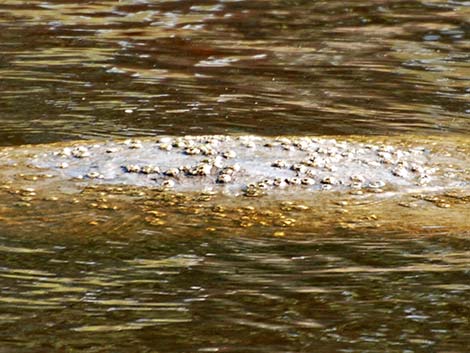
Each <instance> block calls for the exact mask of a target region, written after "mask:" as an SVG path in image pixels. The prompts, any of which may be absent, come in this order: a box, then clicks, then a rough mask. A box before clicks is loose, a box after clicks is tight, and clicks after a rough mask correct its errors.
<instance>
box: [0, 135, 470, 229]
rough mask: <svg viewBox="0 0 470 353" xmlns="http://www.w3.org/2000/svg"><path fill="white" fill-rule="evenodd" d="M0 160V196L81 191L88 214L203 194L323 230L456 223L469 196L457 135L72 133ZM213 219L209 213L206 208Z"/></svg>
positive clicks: (31, 197)
mask: <svg viewBox="0 0 470 353" xmlns="http://www.w3.org/2000/svg"><path fill="white" fill-rule="evenodd" d="M0 166H1V167H0V199H2V197H1V193H2V191H3V192H4V193H6V194H7V197H6V198H5V200H6V199H7V198H8V197H10V199H9V200H11V197H16V201H17V202H15V204H14V205H16V206H18V207H23V206H24V207H29V206H33V207H34V205H35V202H39V200H42V201H45V200H47V201H48V202H50V201H53V202H56V203H57V202H59V203H61V202H62V203H64V202H67V203H68V204H69V205H72V206H68V207H63V205H58V206H57V207H58V208H60V207H63V209H69V211H70V207H72V209H73V208H74V207H76V208H78V207H79V206H73V205H74V204H79V203H80V202H81V198H83V197H85V200H86V202H87V203H88V205H89V207H91V208H92V209H93V212H90V213H89V215H93V214H94V212H98V210H99V211H101V210H103V211H109V210H115V209H118V208H121V209H126V210H127V211H126V212H130V210H131V209H132V207H131V206H129V205H128V206H123V204H126V202H128V200H129V199H131V203H132V202H134V201H135V200H136V199H139V200H141V205H142V209H145V210H147V209H148V205H149V204H152V202H157V201H155V200H160V201H161V202H162V203H161V204H159V203H158V202H160V201H158V202H157V203H156V204H155V205H154V207H156V208H157V209H158V207H164V208H168V209H172V207H176V206H177V208H176V209H174V210H173V211H171V212H173V213H174V215H176V214H177V213H178V212H181V210H182V207H183V208H184V207H185V208H187V209H188V210H191V211H190V212H193V208H198V207H200V203H201V202H203V201H204V202H209V204H210V206H207V205H206V206H204V209H205V210H206V209H210V210H212V208H211V207H215V206H217V207H215V208H214V209H217V208H218V205H220V204H223V205H225V206H224V207H225V208H227V207H229V208H230V207H231V208H234V209H238V208H240V209H243V207H249V209H250V210H251V209H253V208H254V209H258V210H259V212H260V215H258V216H256V217H254V219H255V221H253V222H248V221H247V222H245V223H243V224H248V225H252V224H256V222H259V223H260V224H269V222H268V221H266V220H265V217H264V216H263V214H264V213H263V212H264V211H265V210H269V209H271V210H274V211H272V212H271V211H270V212H271V215H274V216H272V218H273V222H274V223H275V222H277V221H279V222H281V220H282V222H281V223H282V224H283V226H289V227H290V226H293V225H294V224H300V223H295V222H293V221H292V220H290V218H287V219H282V218H279V219H278V216H276V215H279V214H281V213H278V212H281V211H282V210H285V209H292V210H294V211H295V212H300V211H302V212H304V213H305V214H304V222H307V220H308V222H317V223H318V221H319V220H321V222H322V224H323V225H324V226H325V227H331V226H332V225H337V224H338V223H341V224H346V225H350V224H356V221H357V220H360V222H365V223H364V224H369V223H370V222H373V223H377V222H379V221H378V220H380V222H381V223H380V224H381V225H382V226H383V225H384V224H386V225H387V227H391V228H397V227H401V226H405V227H408V228H409V226H411V225H413V226H418V228H419V227H428V226H432V227H435V226H436V224H437V225H438V226H439V227H440V226H442V225H444V224H445V225H453V226H455V225H459V226H460V227H463V228H464V229H465V227H467V225H466V218H465V216H464V213H466V212H468V204H469V202H470V194H469V191H470V144H469V143H468V140H467V139H465V138H455V139H453V140H452V141H449V140H444V139H441V138H438V137H428V138H422V137H419V138H417V137H414V136H410V137H367V136H362V137H361V136H349V137H344V136H343V137H336V138H333V137H317V136H314V137H306V136H290V137H287V136H284V137H275V138H273V137H261V136H251V135H246V136H225V135H211V136H181V137H171V136H158V137H154V138H142V139H129V140H110V141H74V142H67V143H57V144H49V145H28V146H19V147H5V148H3V149H0ZM12 195H13V196H12ZM84 195H85V196H84ZM181 195H182V196H181ZM214 195H215V196H214ZM253 198H255V199H253ZM110 199H112V200H113V202H112V203H111V201H110ZM132 200H134V201H132ZM168 200H170V201H168ZM211 200H212V201H211ZM82 201H83V200H82ZM286 202H287V203H291V202H293V205H294V206H293V207H291V206H288V207H287V206H286V205H285V203H286ZM216 203H217V205H216ZM118 205H119V206H118ZM175 205H176V206H175ZM328 205H330V206H328ZM16 206H15V207H16ZM428 206H430V207H428ZM12 207H13V206H12ZM80 207H82V206H80ZM237 207H238V208H237ZM39 209H40V212H46V213H47V212H52V211H50V210H49V211H48V210H46V209H47V207H42V206H41V207H39V206H38V208H37V209H36V210H35V211H34V212H33V211H30V212H32V213H31V215H32V216H34V215H35V214H39V213H40V212H39ZM279 210H281V211H279ZM307 210H308V211H307ZM0 211H1V210H0ZM134 211H135V210H134ZM8 212H10V214H15V211H14V209H10V210H9V211H8ZM145 212H147V211H145ZM158 212H160V211H158ZM171 212H170V213H171ZM194 212H196V211H194ZM198 212H200V211H197V212H196V213H198ZM234 212H235V211H234ZM236 212H238V211H236ZM250 212H252V211H250ZM253 212H254V211H253ZM0 213H1V212H0ZM165 213H169V211H168V210H165ZM196 213H195V214H196ZM216 213H217V212H216ZM83 214H86V212H84V213H83ZM212 216H214V214H213V212H212V211H208V213H207V214H206V217H208V218H210V217H212ZM1 217H2V216H1V214H0V221H1ZM107 217H109V216H107ZM133 217H134V216H129V215H127V216H126V217H125V218H126V219H134V218H133ZM175 217H176V216H175ZM217 217H218V216H217ZM224 217H226V215H224ZM244 217H248V216H244ZM250 217H251V216H250ZM269 217H271V216H269ZM279 217H280V216H279ZM296 217H297V216H296ZM299 217H300V216H299ZM43 218H44V219H46V218H47V217H46V216H44V217H43ZM176 218H178V217H176ZM248 218H249V217H248ZM300 218H301V217H300ZM57 219H58V218H57ZM121 219H122V217H121ZM186 221H187V219H186V218H183V219H181V222H182V223H185V222H186ZM198 221H199V219H198ZM93 222H95V221H93ZM152 222H153V223H152V224H163V223H165V222H163V221H161V220H160V219H158V221H152ZM179 222H180V221H177V220H175V221H173V222H172V224H173V225H175V224H177V223H179ZM309 227H310V228H309V229H312V227H313V225H312V224H310V225H309Z"/></svg>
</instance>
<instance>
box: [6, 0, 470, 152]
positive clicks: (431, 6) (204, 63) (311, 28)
mask: <svg viewBox="0 0 470 353" xmlns="http://www.w3.org/2000/svg"><path fill="white" fill-rule="evenodd" d="M0 7H1V10H2V12H1V14H0V33H1V34H0V77H1V89H2V97H1V98H0V105H1V115H0V141H1V142H0V143H1V144H3V145H5V144H20V143H37V142H51V141H59V140H63V139H81V138H88V137H97V136H111V135H112V136H133V135H137V136H139V135H145V134H175V135H182V134H186V133H192V134H219V133H238V132H244V133H257V134H267V135H282V134H294V135H298V134H299V133H305V134H309V135H312V134H320V135H323V134H352V133H355V134H370V133H373V134H388V133H403V132H414V133H448V132H460V133H468V132H469V131H470V123H469V114H470V113H469V109H470V108H469V106H468V94H469V92H468V84H467V77H468V69H469V64H468V60H467V59H468V52H469V39H468V36H469V30H468V15H469V14H468V6H467V4H466V3H465V2H457V1H452V2H448V1H411V2H410V1H372V2H371V1H367V2H365V1H349V2H346V3H345V2H344V1H315V2H311V1H294V2H292V1H269V2H266V1H210V2H207V1H205V2H198V1H177V2H166V1H164V2H145V1H120V2H113V1H90V2H86V3H80V4H77V3H74V2H69V1H50V2H42V1H28V2H27V3H25V2H24V1H13V0H9V1H3V2H2V4H1V5H0Z"/></svg>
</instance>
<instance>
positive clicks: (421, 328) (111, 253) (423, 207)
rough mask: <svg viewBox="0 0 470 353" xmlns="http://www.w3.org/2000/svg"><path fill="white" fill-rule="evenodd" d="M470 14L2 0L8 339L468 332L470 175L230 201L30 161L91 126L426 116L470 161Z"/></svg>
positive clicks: (220, 130) (456, 338)
mask: <svg viewBox="0 0 470 353" xmlns="http://www.w3.org/2000/svg"><path fill="white" fill-rule="evenodd" d="M469 15H470V7H469V4H468V3H467V2H464V1H443V0H432V1H400V0H398V1H387V0H383V1H379V0H375V1H348V2H344V1H256V0H255V1H247V0H241V1H231V0H219V1H204V2H202V1H173V2H171V1H132V0H125V1H104V0H97V1H87V2H70V1H65V0H51V1H36V0H33V1H28V2H25V1H16V0H7V1H2V2H1V4H0V90H1V93H2V94H1V95H0V145H1V146H13V148H12V149H11V150H8V152H6V153H5V150H2V151H1V152H0V154H1V156H0V159H1V160H2V162H1V164H2V165H1V166H0V168H1V172H0V352H8V353H23V352H25V353H26V352H28V353H29V352H48V353H49V352H64V351H67V352H89V353H92V352H108V351H112V352H129V351H138V352H182V353H183V352H240V353H241V352H269V353H271V352H283V353H284V352H313V351H314V352H325V353H326V352H361V353H362V352H407V353H408V352H459V353H460V352H462V353H464V352H465V353H466V352H468V342H469V341H470V323H469V317H470V308H469V303H470V286H469V283H470V278H469V268H470V263H469V258H470V256H469V255H470V253H469V251H470V242H469V235H470V226H469V223H468V214H469V205H470V195H469V194H468V190H464V188H462V184H457V185H451V186H452V188H450V189H449V188H445V190H444V189H441V190H440V191H437V192H426V193H421V192H418V191H417V192H412V193H409V194H404V193H398V194H390V193H389V191H390V190H387V189H386V188H385V190H383V191H384V192H383V193H381V192H378V193H375V192H372V191H371V190H367V192H364V194H354V193H353V194H350V193H349V192H350V190H348V192H347V193H345V192H343V191H341V190H340V192H339V193H338V192H337V190H332V191H327V192H323V191H319V192H315V193H312V195H313V196H311V197H310V196H309V197H307V196H306V194H305V190H304V189H302V187H301V186H295V187H294V188H293V189H292V190H294V192H293V193H290V194H288V195H287V196H286V194H283V193H281V192H279V193H278V192H273V193H271V195H270V196H269V195H268V196H265V195H258V194H257V193H255V194H250V193H249V194H248V195H240V196H239V197H237V198H236V201H234V200H235V199H233V198H229V197H226V196H223V195H222V196H221V195H220V194H217V193H213V190H212V191H211V190H206V191H204V190H202V191H198V192H185V193H180V192H179V190H161V189H159V188H158V187H157V188H154V187H152V186H150V187H148V185H147V187H145V185H144V186H138V185H137V186H136V185H135V184H138V183H130V185H127V186H126V185H105V184H104V183H100V181H99V180H96V182H95V180H94V179H93V180H91V178H89V179H85V180H81V181H80V182H76V181H71V182H69V183H68V182H62V181H63V180H64V179H60V178H57V177H56V176H54V175H52V176H51V175H49V174H48V172H47V171H46V170H38V169H37V165H36V166H32V165H29V163H28V162H31V161H36V162H38V159H37V156H36V157H34V153H31V151H33V150H34V149H37V150H41V149H42V152H43V153H46V155H47V156H48V158H49V159H47V162H48V163H52V162H51V161H54V162H55V159H54V158H59V157H60V156H54V155H53V154H51V152H52V151H56V150H57V151H59V152H60V151H63V148H64V147H66V143H67V141H78V140H83V139H87V140H90V143H95V142H91V141H92V140H93V141H99V142H98V143H112V142H109V141H110V140H111V138H113V139H114V138H121V137H125V138H129V137H133V138H139V139H142V140H143V141H145V138H146V137H149V138H152V139H155V137H156V136H161V135H171V136H184V135H186V134H189V135H213V134H222V135H233V136H236V135H248V134H256V135H259V136H278V135H280V136H286V135H295V136H300V135H304V136H307V135H308V136H312V135H317V136H320V135H321V136H325V135H343V136H344V138H346V139H348V138H351V136H352V135H360V136H363V137H362V139H364V140H366V139H369V138H371V137H370V136H371V135H380V136H387V135H399V136H398V137H394V139H395V140H396V141H398V140H399V139H401V138H402V137H403V139H404V141H409V142H410V141H411V142H410V143H411V144H414V145H416V144H418V141H421V139H423V137H415V136H416V135H418V136H419V135H421V136H423V135H426V138H427V139H429V145H427V146H426V148H427V150H428V151H432V152H433V153H434V152H438V153H439V155H440V156H441V157H440V158H442V160H440V162H439V163H441V162H442V161H444V162H445V163H448V164H452V165H453V166H452V167H451V168H453V172H454V173H455V174H457V177H458V178H457V179H456V180H459V181H462V180H464V181H468V163H467V161H468V156H469V153H468V148H470V147H469V146H470V145H469V144H468V137H467V136H468V134H469V133H470V107H469V103H468V98H469V92H470V91H469V90H470V89H469V86H468V76H469V74H470V71H469V64H468V55H469V54H468V53H469V49H470V48H469V46H470V42H469V35H470V32H469V26H468V18H469ZM345 135H346V136H345ZM430 135H438V136H437V137H436V136H435V137H432V136H430ZM462 136H463V137H462ZM325 138H328V136H326V137H325ZM335 138H339V139H340V140H341V138H342V137H341V136H340V137H337V136H336V137H335ZM433 139H434V140H433ZM387 140H389V141H388V142H387ZM390 140H392V138H391V137H385V138H382V137H378V140H377V141H379V142H377V143H381V144H385V145H387V144H388V143H389V142H390ZM50 142H59V144H57V145H41V146H36V147H31V146H19V145H24V144H41V143H50ZM64 143H65V144H64ZM77 143H78V142H77ZM79 143H80V144H85V145H86V142H79ZM435 143H437V145H436V144H435ZM72 144H73V143H72ZM398 144H399V145H400V146H403V148H405V147H406V148H408V142H404V145H402V144H401V142H399V143H398ZM67 146H68V145H67ZM436 146H437V147H436ZM279 148H281V147H280V146H278V147H276V149H275V150H276V152H279V153H284V152H280V151H278V149H279ZM136 150H138V148H137V149H136ZM28 151H29V152H28ZM134 151H135V149H132V152H134ZM82 152H83V151H82ZM82 152H80V153H82ZM286 153H287V152H286ZM374 156H375V155H374ZM43 157H44V156H43ZM180 157H181V156H180ZM193 157H194V156H192V157H191V158H193ZM271 157H272V158H276V156H274V155H273V156H269V158H271ZM35 158H36V159H35ZM194 158H196V157H194ZM198 158H199V157H198ZM201 158H202V157H201ZM245 158H246V156H245V155H243V159H242V160H245ZM381 158H383V156H382V157H381ZM59 159H60V158H59ZM276 159H277V158H276ZM450 159H454V161H452V162H450ZM42 161H43V162H44V159H43V160H42ZM81 161H82V159H79V158H78V159H77V160H75V159H70V160H68V159H67V160H64V161H60V162H61V163H62V162H67V163H69V164H72V165H73V164H74V163H75V164H77V163H76V162H81ZM143 162H145V163H149V161H148V160H145V161H135V163H143ZM290 162H292V161H290ZM290 162H289V163H290ZM429 162H432V160H426V163H429ZM119 163H120V162H119ZM48 167H51V165H48ZM56 167H57V166H55V168H56ZM139 167H142V166H139ZM253 167H254V168H258V167H259V166H258V165H254V166H253ZM380 168H382V169H383V168H384V165H383V164H381V165H380ZM59 169H60V171H59ZM65 169H66V168H58V169H54V173H60V172H61V171H65ZM119 171H120V172H123V171H124V170H123V169H122V168H121V169H120V170H119ZM90 172H94V170H87V171H86V173H87V174H88V173H90ZM285 172H287V173H292V171H291V170H286V171H285ZM376 172H377V171H375V170H372V174H373V173H376ZM389 172H390V171H389ZM137 174H138V175H137ZM137 174H136V175H133V177H135V178H141V177H144V176H143V175H141V173H137ZM367 174H369V173H367ZM455 174H454V175H453V176H450V179H449V180H454V179H452V178H453V177H455V176H456V175H455ZM387 175H388V174H387ZM367 176H369V175H367ZM443 177H444V178H445V177H448V176H445V175H443ZM214 178H215V176H214ZM59 179H60V180H59ZM442 180H444V181H445V179H442ZM442 180H441V182H442ZM316 181H317V184H316V185H317V186H318V184H319V183H318V182H319V180H316ZM203 184H204V183H203ZM443 184H446V183H445V182H443ZM453 186H457V188H453Z"/></svg>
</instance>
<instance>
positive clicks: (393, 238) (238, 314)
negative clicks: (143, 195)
mask: <svg viewBox="0 0 470 353" xmlns="http://www.w3.org/2000/svg"><path fill="white" fill-rule="evenodd" d="M175 237H178V241H175ZM32 239H34V241H35V244H34V247H31V240H32ZM469 246H470V244H469V241H468V238H467V239H464V238H460V239H459V238H448V237H445V236H439V237H423V236H417V237H416V236H407V237H401V236H400V235H396V234H389V235H382V236H377V237H374V238H371V237H370V236H367V235H365V234H361V233H359V234H358V233H353V232H344V233H343V234H340V233H336V235H334V236H321V235H319V234H308V233H304V234H303V235H302V236H300V237H297V238H295V237H294V238H293V237H289V238H271V237H269V238H264V237H261V236H254V235H253V234H250V232H247V233H245V235H241V234H240V235H239V236H237V237H233V236H227V234H226V233H224V232H216V233H213V234H211V235H210V236H208V235H204V234H200V233H199V234H198V232H197V231H196V232H194V233H193V234H189V233H187V232H182V233H180V232H178V231H174V232H172V234H168V233H166V232H160V231H158V230H153V231H149V230H143V229H139V227H136V226H134V227H133V228H132V229H129V230H128V232H120V233H119V234H107V235H106V236H99V235H93V236H90V235H86V234H83V235H82V236H81V237H67V236H65V237H64V236H60V237H51V236H41V235H38V234H37V233H26V232H24V233H22V234H20V235H18V234H9V233H6V234H5V233H4V234H3V236H2V237H1V238H0V252H1V253H2V267H1V268H0V281H1V284H2V292H1V295H0V307H1V312H2V314H1V316H0V318H1V324H0V325H1V326H2V330H1V333H0V337H1V341H2V349H3V350H4V351H5V352H30V351H36V352H42V351H44V352H45V351H51V350H52V351H61V350H65V349H66V350H68V351H70V352H79V351H80V352H95V351H96V350H97V349H98V347H106V350H112V351H114V352H128V351H129V350H138V351H141V352H198V351H199V352H207V351H210V352H213V351H216V352H217V351H225V352H247V351H256V352H286V351H313V350H314V351H319V352H331V351H348V352H361V351H370V352H379V351H390V352H402V351H404V350H407V351H412V352H426V351H452V352H465V351H466V347H467V343H468V340H469V339H470V337H469V330H468V327H469V322H468V318H469V306H468V298H469V290H470V287H469V285H468V283H470V281H469V280H470V278H469V274H468V268H469V265H470V264H469Z"/></svg>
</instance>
